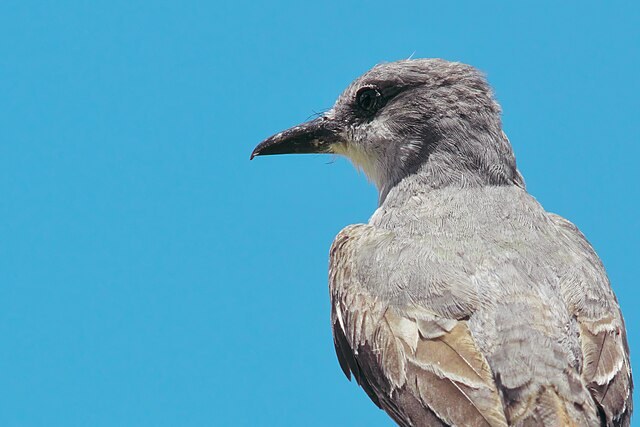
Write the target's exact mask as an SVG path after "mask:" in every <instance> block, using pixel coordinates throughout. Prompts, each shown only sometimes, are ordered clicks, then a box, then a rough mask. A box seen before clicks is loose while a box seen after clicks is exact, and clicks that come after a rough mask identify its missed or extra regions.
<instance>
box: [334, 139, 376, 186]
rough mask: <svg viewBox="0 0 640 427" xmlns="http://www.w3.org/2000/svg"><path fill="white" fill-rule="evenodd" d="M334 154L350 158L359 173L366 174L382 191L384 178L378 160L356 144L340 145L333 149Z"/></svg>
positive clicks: (335, 145)
mask: <svg viewBox="0 0 640 427" xmlns="http://www.w3.org/2000/svg"><path fill="white" fill-rule="evenodd" d="M331 152H332V153H333V154H338V155H340V156H344V157H346V158H348V159H349V160H350V161H351V163H353V165H354V166H355V168H356V169H358V170H359V171H362V172H364V174H365V176H366V177H367V179H368V180H369V181H370V182H372V183H373V184H374V185H375V186H376V187H377V188H378V190H379V191H380V190H381V189H382V187H383V185H384V177H383V174H382V171H381V170H380V164H379V162H378V159H377V158H376V157H375V156H374V155H372V154H371V153H368V152H366V151H364V150H363V149H361V148H359V147H358V146H356V145H354V144H349V143H339V144H334V145H333V146H332V147H331Z"/></svg>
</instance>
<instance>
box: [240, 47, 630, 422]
mask: <svg viewBox="0 0 640 427" xmlns="http://www.w3.org/2000/svg"><path fill="white" fill-rule="evenodd" d="M309 152H325V153H337V154H342V155H345V156H347V157H349V158H350V159H351V160H352V161H353V162H354V163H355V164H356V165H357V166H358V167H360V168H362V169H363V170H364V172H365V173H366V174H367V176H368V177H369V178H370V179H371V180H372V181H373V182H374V183H375V184H376V186H377V187H378V189H379V194H380V198H379V203H380V205H379V208H378V210H377V211H376V212H375V213H374V215H373V216H372V218H371V220H370V221H369V223H368V224H357V225H351V226H348V227H347V228H345V229H344V230H342V231H341V232H340V233H339V234H338V236H337V237H336V239H335V241H334V243H333V245H332V247H331V251H330V268H329V288H330V294H331V305H332V308H331V322H332V327H333V335H334V343H335V348H336V353H337V355H338V360H339V362H340V366H341V367H342V369H343V371H344V373H345V374H346V375H347V377H349V378H350V377H351V376H353V377H354V378H355V379H356V381H357V382H358V384H359V385H360V386H362V388H364V390H365V391H366V392H367V394H368V395H369V397H370V398H371V399H372V400H373V401H374V402H375V404H376V405H378V406H379V407H380V408H382V409H384V410H385V411H386V412H387V413H388V414H389V415H390V416H391V417H392V418H393V419H394V420H395V421H396V422H397V423H398V424H399V425H401V426H425V425H429V426H430V425H434V426H437V425H452V426H453V425H455V426H507V425H509V426H538V425H539V426H559V425H576V426H600V425H607V426H618V425H620V426H627V425H629V423H630V417H631V411H632V401H631V392H632V379H631V368H630V364H629V351H628V346H627V341H626V332H625V328H624V321H623V319H622V315H621V313H620V309H619V306H618V303H617V301H616V298H615V296H614V294H613V292H612V290H611V288H610V285H609V281H608V279H607V276H606V273H605V271H604V267H603V265H602V263H601V261H600V259H599V258H598V256H597V255H596V253H595V252H594V251H593V249H592V247H591V246H590V244H589V243H588V242H587V240H586V239H585V238H584V236H583V235H582V234H581V233H580V231H578V229H577V228H576V227H575V226H574V225H573V224H571V223H570V222H569V221H567V220H566V219H564V218H561V217H559V216H557V215H554V214H551V213H548V212H546V211H545V210H544V209H543V208H542V207H541V206H540V205H539V204H538V203H537V202H536V201H535V199H534V198H533V197H531V196H530V195H529V194H528V193H527V191H526V189H525V185H524V181H523V179H522V177H521V175H520V173H519V172H518V170H517V168H516V163H515V158H514V155H513V152H512V149H511V145H510V143H509V141H508V139H507V137H506V136H505V134H504V133H503V131H502V125H501V121H500V107H499V105H498V104H497V102H496V101H495V100H494V98H493V95H492V92H491V89H490V87H489V86H488V84H487V83H486V80H485V78H484V76H483V75H482V74H480V73H479V72H478V71H477V70H475V69H474V68H472V67H470V66H468V65H464V64H460V63H454V62H447V61H443V60H436V59H426V60H407V61H399V62H394V63H388V64H382V65H378V66H376V67H374V68H373V69H372V70H370V71H369V72H367V73H366V74H364V75H363V76H362V77H360V78H358V79H356V80H355V81H354V82H353V83H352V84H351V85H350V86H349V87H348V88H347V89H346V90H345V91H344V93H343V94H342V95H340V97H339V98H338V100H337V102H336V104H335V105H334V107H333V108H332V109H331V110H330V111H328V112H327V113H326V114H325V115H323V116H322V117H320V118H318V119H315V120H312V121H311V122H308V123H305V124H303V125H300V126H297V127H294V128H292V129H290V130H287V131H284V132H282V133H279V134H277V135H274V136H273V137H271V138H269V139H267V140H265V141H264V142H262V143H261V144H260V145H259V146H258V147H256V149H255V150H254V152H253V154H252V158H253V157H254V156H256V155H267V154H282V153H309Z"/></svg>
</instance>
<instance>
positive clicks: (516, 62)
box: [0, 0, 640, 426]
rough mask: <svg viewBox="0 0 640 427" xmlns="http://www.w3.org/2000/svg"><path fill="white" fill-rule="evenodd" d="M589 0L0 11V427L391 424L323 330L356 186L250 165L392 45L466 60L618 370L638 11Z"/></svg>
mask: <svg viewBox="0 0 640 427" xmlns="http://www.w3.org/2000/svg"><path fill="white" fill-rule="evenodd" d="M445 3H446V4H445ZM598 3H600V2H593V3H591V4H589V2H585V1H580V2H548V3H544V2H539V1H538V2H530V3H525V2H509V3H508V4H507V2H504V3H503V4H498V3H493V4H491V3H485V2H475V1H469V2H426V1H420V2H407V1H402V0H399V1H394V2H390V3H389V2H377V1H369V2H362V3H355V2H353V3H347V2H344V1H340V2H333V1H323V2H299V1H291V2H274V1H268V2H267V1H258V2H256V1H233V2H215V1H214V2H211V1H202V2H188V1H180V2H179V1H155V2H132V1H121V0H111V1H109V2H98V1H96V2H89V1H77V2H70V1H56V2H52V1H51V2H50V1H25V0H21V1H10V0H4V1H2V2H0V198H1V199H0V337H1V338H0V425H2V426H45V425H46V426H201V425H202V426H204V425H216V426H302V425H304V426H365V425H366V426H392V423H391V421H390V420H389V419H388V418H387V417H386V415H385V414H384V413H383V412H382V411H379V410H377V409H376V408H375V407H374V405H373V404H372V403H371V402H370V401H369V399H368V398H367V397H366V395H365V393H364V392H363V391H361V390H360V389H359V388H358V387H357V386H356V385H355V384H354V383H349V382H348V381H347V380H346V379H345V378H344V377H343V374H342V372H341V371H340V368H339V366H338V363H337V360H336V357H335V355H334V350H333V343H332V339H331V331H330V324H329V298H328V290H327V262H328V249H329V245H330V244H331V241H332V240H333V238H334V236H335V235H336V234H337V233H338V231H339V230H340V229H341V228H343V227H344V226H346V225H348V224H352V223H358V222H366V221H367V220H368V218H369V217H370V215H371V214H372V213H373V211H374V210H375V208H376V198H377V195H376V191H375V189H374V188H373V187H372V186H371V185H370V184H368V183H367V182H366V180H365V178H364V177H363V176H362V175H359V174H358V173H357V172H355V171H354V169H353V168H352V167H351V165H350V164H349V163H348V162H347V161H346V160H344V159H341V158H331V157H323V156H276V157H269V158H259V159H256V160H254V161H252V162H249V154H250V153H251V151H252V149H253V147H254V146H255V145H256V144H257V143H258V142H260V141H261V140H262V139H264V138H265V137H267V136H269V135H271V134H273V133H275V132H278V131H280V130H282V129H284V128H287V127H289V126H292V125H295V124H297V123H299V122H301V121H304V120H306V119H307V118H309V117H310V116H311V115H313V114H314V113H315V112H318V111H323V110H325V109H327V108H329V107H330V106H331V105H332V104H333V102H334V100H335V98H336V97H337V95H338V94H339V93H340V92H341V91H342V89H343V88H344V87H345V86H346V85H347V84H348V83H349V82H350V81H351V80H352V79H354V78H355V77H357V76H358V75H360V74H361V73H363V72H365V71H366V70H367V69H369V68H370V67H371V66H373V65H375V64H376V63H379V62H383V61H392V60H397V59H403V58H407V57H409V56H410V55H413V56H414V57H442V58H446V59H450V60H459V61H463V62H467V63H470V64H473V65H475V66H477V67H479V68H480V69H482V70H483V71H484V72H486V73H487V75H488V78H489V81H490V82H491V84H492V85H493V86H494V87H495V91H496V94H497V97H498V99H499V101H500V102H501V104H502V106H503V110H504V116H503V120H504V128H505V131H506V133H507V135H508V136H509V138H510V139H511V141H512V143H513V146H514V149H515V152H516V155H517V160H518V165H519V168H520V170H521V171H522V173H523V174H524V176H525V179H526V181H527V184H528V188H529V191H530V192H531V193H532V194H533V195H534V196H535V197H536V198H537V199H538V200H539V201H540V202H541V203H542V204H543V205H544V206H545V207H546V208H547V209H548V210H550V211H552V212H556V213H559V214H561V215H563V216H565V217H567V218H569V219H570V220H572V221H573V222H575V223H576V224H577V225H578V226H579V227H580V228H581V229H582V231H583V232H584V233H585V234H586V235H587V237H588V238H589V240H590V241H591V242H592V244H593V245H594V247H595V248H596V250H597V252H598V253H599V254H600V256H601V257H602V259H603V261H604V263H605V265H606V267H607V270H608V273H609V276H610V278H611V280H612V283H613V288H614V290H615V291H616V293H617V295H618V297H619V300H620V303H621V305H622V308H623V312H624V315H625V318H626V321H627V326H628V331H629V341H630V345H631V351H632V361H633V363H634V367H635V372H640V367H639V365H638V363H640V312H639V311H638V304H639V303H640V296H639V293H638V280H637V270H636V269H637V266H638V259H637V257H638V246H639V245H640V239H639V232H640V229H639V224H640V221H639V219H638V211H639V208H640V202H639V197H638V196H640V194H639V191H638V182H639V179H640V173H639V169H638V160H637V158H638V156H639V155H640V148H639V146H640V120H639V119H638V113H639V112H640V102H639V100H640V84H639V81H640V79H639V78H638V76H639V75H640V74H639V73H640V71H639V70H640V49H639V48H638V46H640V24H639V23H640V10H639V6H637V4H638V3H637V2H635V4H634V3H633V2H631V1H629V2H610V3H608V4H609V6H607V7H604V6H597V4H598ZM636 356H637V357H636ZM636 403H637V400H636ZM636 407H638V405H636ZM635 424H636V425H640V423H635Z"/></svg>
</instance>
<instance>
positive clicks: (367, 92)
mask: <svg viewBox="0 0 640 427" xmlns="http://www.w3.org/2000/svg"><path fill="white" fill-rule="evenodd" d="M356 103H357V104H358V107H360V108H361V109H362V110H363V111H364V112H366V113H367V114H373V113H375V112H376V111H378V109H379V108H380V107H381V106H382V94H381V93H380V92H379V91H378V90H377V89H374V88H370V87H365V88H362V89H360V90H359V91H358V94H357V95H356Z"/></svg>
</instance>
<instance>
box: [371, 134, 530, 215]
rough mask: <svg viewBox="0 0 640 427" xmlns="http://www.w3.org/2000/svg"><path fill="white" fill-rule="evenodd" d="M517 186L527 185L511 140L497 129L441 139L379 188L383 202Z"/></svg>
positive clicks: (380, 199)
mask: <svg viewBox="0 0 640 427" xmlns="http://www.w3.org/2000/svg"><path fill="white" fill-rule="evenodd" d="M503 185H515V186H518V187H522V188H524V181H523V179H522V176H521V175H520V173H519V172H518V170H517V168H516V163H515V157H514V155H513V152H512V149H511V145H510V143H509V140H508V139H507V137H506V136H505V134H504V133H503V132H502V130H500V129H498V131H496V132H486V133H482V134H478V133H476V134H475V135H474V136H471V135H469V134H465V133H458V134H455V135H453V136H451V137H448V138H442V139H439V140H438V141H437V142H436V143H434V144H433V145H432V148H431V151H430V152H429V153H428V155H427V156H426V158H425V160H424V161H423V162H422V163H420V164H419V165H418V166H417V167H416V168H415V169H414V170H413V171H412V172H411V173H408V174H406V176H403V177H400V178H397V177H396V178H395V179H388V180H386V181H385V182H383V183H382V185H380V186H379V187H378V189H379V205H380V206H382V204H383V203H385V201H386V200H387V199H388V198H393V202H394V203H399V202H402V199H406V198H409V197H412V196H413V195H416V194H420V193H425V192H430V191H434V190H439V189H443V188H447V187H451V188H472V187H483V186H503Z"/></svg>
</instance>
